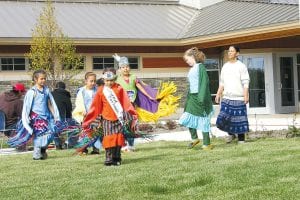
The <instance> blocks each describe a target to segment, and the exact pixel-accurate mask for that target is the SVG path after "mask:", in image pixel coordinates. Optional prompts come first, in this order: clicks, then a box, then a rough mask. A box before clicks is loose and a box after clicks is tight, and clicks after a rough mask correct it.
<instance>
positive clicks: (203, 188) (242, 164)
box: [0, 138, 300, 200]
mask: <svg viewBox="0 0 300 200" xmlns="http://www.w3.org/2000/svg"><path fill="white" fill-rule="evenodd" d="M214 144H215V145H216V147H215V149H214V150H212V151H209V152H206V151H201V150H200V149H199V147H195V149H192V150H189V149H187V148H186V142H153V143H148V144H138V145H137V146H136V147H137V151H136V152H134V153H126V154H123V155H122V157H123V164H122V165H121V166H119V167H105V166H104V165H103V161H104V154H103V151H102V154H101V155H100V156H98V155H88V156H84V157H80V156H73V155H72V154H73V150H68V151H67V150H64V151H49V152H48V154H49V158H48V159H47V160H41V161H33V160H32V155H31V154H25V155H24V154H23V155H11V156H1V157H0V160H1V161H0V170H1V171H0V180H1V186H0V199H89V200H90V199H122V200H123V199H125V200H126V199H172V200H174V199H193V200H196V199H213V200H224V199H272V200H275V199H300V182H299V180H300V172H299V169H300V167H299V166H300V140H299V138H292V139H270V138H269V139H261V140H257V141H252V142H249V143H247V144H244V145H236V144H230V145H225V144H224V142H223V141H221V140H214Z"/></svg>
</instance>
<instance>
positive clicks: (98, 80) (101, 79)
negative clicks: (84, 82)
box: [96, 78, 104, 87]
mask: <svg viewBox="0 0 300 200" xmlns="http://www.w3.org/2000/svg"><path fill="white" fill-rule="evenodd" d="M96 84H97V85H98V87H99V86H101V85H104V80H103V78H99V79H97V80H96Z"/></svg>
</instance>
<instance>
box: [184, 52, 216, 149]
mask: <svg viewBox="0 0 300 200" xmlns="http://www.w3.org/2000/svg"><path fill="white" fill-rule="evenodd" d="M183 58H184V60H185V62H186V63H187V64H188V65H189V66H191V69H190V71H189V73H188V81H189V92H188V95H187V101H186V104H185V108H184V113H183V114H182V116H181V117H180V119H179V123H180V124H181V125H183V126H186V127H188V128H189V131H190V134H191V137H192V142H191V143H190V144H189V148H193V147H194V146H195V145H197V144H199V142H200V140H199V139H198V135H197V130H201V131H202V135H203V146H202V149H204V150H210V149H212V145H211V144H210V138H209V132H210V118H211V116H212V113H213V106H212V100H211V94H210V90H209V79H208V75H207V72H206V69H205V66H204V65H203V62H204V60H205V55H204V53H203V52H202V51H199V50H198V49H197V48H196V47H193V48H191V49H189V50H187V51H186V52H185V54H184V56H183Z"/></svg>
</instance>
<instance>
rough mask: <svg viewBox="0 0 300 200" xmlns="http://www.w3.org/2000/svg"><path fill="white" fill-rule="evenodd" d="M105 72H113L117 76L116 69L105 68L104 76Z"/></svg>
mask: <svg viewBox="0 0 300 200" xmlns="http://www.w3.org/2000/svg"><path fill="white" fill-rule="evenodd" d="M105 72H112V73H114V74H116V73H117V72H116V69H115V68H112V67H107V68H104V70H103V73H102V74H104V73H105Z"/></svg>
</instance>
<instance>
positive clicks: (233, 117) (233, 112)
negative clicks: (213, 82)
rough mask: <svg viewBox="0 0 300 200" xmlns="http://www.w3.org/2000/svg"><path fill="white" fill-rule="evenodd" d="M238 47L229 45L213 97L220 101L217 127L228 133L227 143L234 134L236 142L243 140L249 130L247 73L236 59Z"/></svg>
mask: <svg viewBox="0 0 300 200" xmlns="http://www.w3.org/2000/svg"><path fill="white" fill-rule="evenodd" d="M239 52H240V49H239V48H238V47H236V46H230V47H229V49H228V62H226V63H225V64H224V66H223V67H222V70H221V79H220V84H219V89H218V92H217V95H216V98H215V102H216V103H220V100H221V98H222V101H221V109H220V113H219V115H218V118H217V122H216V125H217V127H218V128H219V129H220V130H222V131H225V132H227V133H228V135H229V136H228V140H227V143H231V142H232V141H233V140H234V139H235V138H236V135H237V136H238V143H244V142H245V133H247V132H249V123H248V117H247V107H246V104H247V103H248V101H249V82H250V78H249V73H248V70H247V67H246V65H245V64H243V63H242V62H241V61H239V60H238V55H239Z"/></svg>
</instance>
